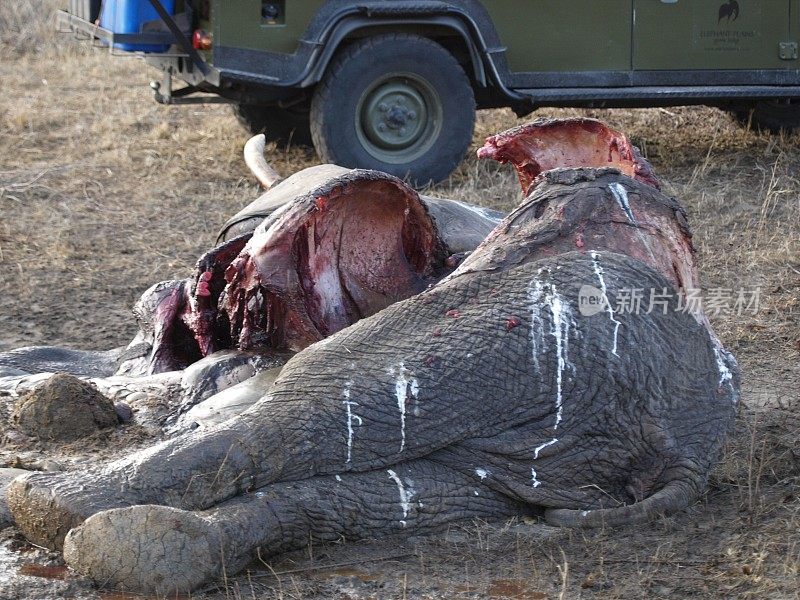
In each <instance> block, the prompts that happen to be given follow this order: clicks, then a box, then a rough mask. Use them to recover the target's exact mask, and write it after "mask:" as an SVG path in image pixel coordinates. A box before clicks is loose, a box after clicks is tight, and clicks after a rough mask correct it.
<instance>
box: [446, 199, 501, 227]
mask: <svg viewBox="0 0 800 600" xmlns="http://www.w3.org/2000/svg"><path fill="white" fill-rule="evenodd" d="M453 202H455V203H456V204H458V205H460V206H463V207H464V208H466V209H467V210H469V211H470V212H473V213H475V214H476V215H479V216H481V217H482V218H484V219H487V220H489V221H491V222H492V223H500V221H502V218H500V217H497V216H494V215H492V214H491V213H490V212H489V209H487V208H484V207H483V206H473V205H472V204H467V203H466V202H459V201H458V200H453Z"/></svg>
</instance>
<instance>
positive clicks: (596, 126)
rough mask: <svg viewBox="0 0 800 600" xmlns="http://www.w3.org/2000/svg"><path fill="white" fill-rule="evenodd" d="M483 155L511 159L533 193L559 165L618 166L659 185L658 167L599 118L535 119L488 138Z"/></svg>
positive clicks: (524, 185) (523, 183) (526, 189)
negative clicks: (542, 178)
mask: <svg viewBox="0 0 800 600" xmlns="http://www.w3.org/2000/svg"><path fill="white" fill-rule="evenodd" d="M478 158H492V159H494V160H496V161H498V162H500V163H503V164H507V163H511V164H512V165H513V166H514V168H515V169H516V171H517V176H518V177H519V182H520V185H521V186H522V192H523V193H524V194H525V195H528V194H529V193H530V190H531V186H532V185H533V184H534V183H535V182H536V180H537V178H538V177H539V175H540V174H541V173H543V172H545V171H549V170H551V169H560V168H581V167H585V168H602V167H613V168H615V169H618V170H619V171H620V172H621V173H623V174H624V175H627V176H628V177H631V178H633V179H636V180H638V181H641V182H642V183H645V184H647V185H649V186H652V187H654V188H656V189H661V185H660V183H659V181H658V179H657V178H656V176H655V173H654V172H653V167H652V166H651V165H650V163H649V162H647V160H645V159H644V157H642V155H641V153H640V152H639V149H638V148H636V146H634V145H632V144H631V143H630V141H629V140H628V138H627V137H626V136H625V135H624V134H623V133H621V132H619V131H617V130H615V129H612V128H611V127H609V126H608V125H606V124H605V123H602V122H601V121H598V120H596V119H586V118H574V119H536V120H535V121H533V122H532V123H528V124H527V125H521V126H519V127H514V128H513V129H509V130H508V131H504V132H503V133H498V134H497V135H493V136H491V137H488V138H486V142H485V143H484V145H483V147H482V148H480V149H479V150H478Z"/></svg>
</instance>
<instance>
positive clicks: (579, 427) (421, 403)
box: [9, 121, 739, 591]
mask: <svg viewBox="0 0 800 600" xmlns="http://www.w3.org/2000/svg"><path fill="white" fill-rule="evenodd" d="M576 126H578V127H582V125H581V123H579V122H575V121H567V122H564V123H562V124H550V125H548V127H547V128H543V129H542V130H541V131H540V138H541V143H543V144H548V143H551V144H552V146H555V148H553V147H551V148H550V150H551V151H552V152H553V154H554V155H556V156H557V155H558V153H559V152H558V151H559V148H558V145H559V143H561V142H560V140H563V139H564V136H565V135H566V136H568V135H569V132H570V130H572V129H573V128H574V127H576ZM554 133H557V134H558V135H553V134H554ZM604 139H607V138H605V137H604V136H595V137H594V138H590V139H589V141H592V140H595V141H597V143H598V144H602V143H603V140H604ZM562 151H563V153H564V154H565V155H566V154H567V153H568V151H569V147H568V146H567V147H564V148H562ZM593 155H594V154H593ZM633 160H638V161H641V158H637V157H634V158H633ZM610 164H611V166H614V163H613V162H611V163H610ZM552 166H554V167H558V166H559V163H558V162H557V161H556V164H554V165H552ZM593 166H596V165H593ZM534 180H535V181H533V186H532V187H531V189H530V195H529V196H528V197H527V198H526V199H525V201H524V202H523V204H522V205H521V206H520V207H519V208H518V209H517V210H516V211H514V213H512V214H511V215H509V217H508V218H506V219H505V220H504V221H503V222H502V223H501V224H500V226H499V227H498V228H497V229H496V230H495V231H494V232H493V233H492V234H491V235H490V236H489V237H488V238H487V240H486V241H485V242H484V243H482V244H481V245H480V246H479V247H478V249H477V250H476V251H475V252H474V253H473V255H471V256H470V257H469V259H468V260H467V261H465V262H464V263H463V264H462V265H461V266H460V267H459V268H458V269H457V270H456V271H455V272H454V273H453V274H452V275H450V276H449V277H447V278H445V279H444V280H442V281H441V282H439V283H438V284H437V285H435V286H433V287H432V288H430V289H428V290H426V291H424V292H422V293H420V294H419V295H416V296H413V297H411V298H408V299H406V300H403V301H400V302H397V303H395V304H393V305H391V306H389V307H388V308H386V309H384V310H382V311H380V312H378V313H377V314H375V315H373V316H371V317H368V318H365V319H362V320H360V321H358V322H357V323H355V324H354V325H351V326H350V327H347V328H345V329H344V330H342V331H339V332H338V333H336V334H333V335H331V336H330V337H328V338H326V339H325V340H322V341H320V342H318V343H315V344H312V345H311V346H309V347H307V348H306V349H304V350H303V351H301V352H299V353H298V354H297V355H295V356H294V357H293V358H292V359H291V360H290V361H289V362H288V363H287V364H286V365H285V367H284V368H283V370H282V372H281V374H280V376H279V377H278V378H277V379H276V380H275V382H274V384H273V385H272V386H271V387H270V388H269V389H268V390H266V393H265V395H264V397H263V398H261V399H260V400H259V401H258V402H257V403H256V404H255V405H254V406H252V407H251V408H250V409H248V410H247V411H245V412H244V413H242V414H241V415H239V416H237V417H235V418H233V419H231V420H229V421H227V422H225V423H223V424H221V425H219V426H217V427H214V428H211V429H209V430H207V431H203V432H194V433H190V434H187V435H183V436H181V437H179V438H176V439H173V440H169V441H166V442H164V443H162V444H159V445H157V446H154V447H152V448H150V449H148V450H146V451H143V452H140V453H137V454H136V455H133V456H130V457H126V458H124V459H121V460H118V461H116V462H114V463H111V464H108V465H106V466H104V467H102V468H98V469H94V470H91V471H88V472H83V473H80V474H74V473H67V474H55V475H54V474H32V475H28V476H26V477H24V478H21V479H17V480H15V481H14V482H13V483H12V485H11V489H10V492H9V506H10V508H11V510H12V512H13V515H14V517H15V518H16V521H17V523H18V525H19V527H20V528H21V529H22V531H23V532H24V533H25V535H26V536H27V537H28V538H29V539H31V540H33V541H35V542H36V543H39V544H44V545H47V546H50V547H60V546H61V545H62V542H63V541H64V538H65V536H66V541H65V542H64V553H65V558H66V560H67V562H68V563H69V564H70V565H71V566H73V567H74V568H75V569H77V570H78V571H79V572H82V573H85V574H87V575H89V576H91V577H92V578H94V579H95V580H97V581H103V582H111V583H115V584H118V585H123V586H126V587H128V588H136V589H143V590H160V591H172V590H186V589H190V588H192V587H195V586H197V585H199V584H201V583H203V582H204V581H207V580H209V579H210V578H213V577H217V576H219V574H220V573H221V572H222V570H223V568H225V569H227V572H228V573H231V572H233V571H235V570H236V569H238V568H241V567H242V566H243V565H244V564H245V563H246V562H247V560H248V557H249V556H250V552H251V551H252V550H253V549H254V548H256V547H261V549H262V556H263V555H264V554H271V553H276V552H280V551H283V550H287V549H290V548H297V547H301V546H303V545H305V544H306V543H307V540H308V539H309V537H310V536H311V537H315V538H318V539H329V540H330V539H338V538H340V537H341V536H345V537H347V538H348V539H350V538H354V537H365V536H376V535H384V534H386V533H392V532H408V533H410V532H424V531H432V530H436V529H440V528H442V527H445V526H447V524H448V523H451V522H452V521H454V520H458V519H464V518H471V517H482V518H486V517H487V516H494V517H498V516H504V515H510V514H519V513H520V512H528V513H534V514H539V515H541V516H543V517H544V518H545V519H546V520H547V521H549V522H551V523H554V524H563V525H587V526H592V525H604V524H607V525H620V524H629V523H637V522H641V521H644V520H647V519H650V518H653V517H654V516H656V515H659V514H663V513H669V512H673V511H675V510H680V509H682V508H684V507H686V506H688V505H690V504H691V503H692V502H693V501H694V500H695V499H696V498H697V497H698V495H699V494H700V493H701V492H702V491H703V489H704V487H705V484H706V479H707V476H708V472H709V470H710V468H711V466H712V464H713V463H714V461H715V460H716V457H717V456H718V454H719V452H720V449H721V447H722V444H723V442H724V439H725V436H726V433H727V431H728V429H729V427H730V425H731V423H732V420H733V416H734V410H735V402H736V400H737V398H738V386H739V376H738V370H737V367H736V363H735V361H734V360H733V357H732V356H731V355H730V354H728V353H726V352H725V351H724V350H723V349H722V348H721V346H720V345H719V344H718V342H717V340H716V337H715V336H714V335H713V333H712V332H711V331H710V329H709V328H708V326H707V323H706V322H705V321H704V320H703V319H697V318H695V317H693V316H692V315H690V314H687V313H686V312H685V311H681V310H678V301H677V297H678V294H679V293H680V292H681V291H685V287H684V286H685V285H686V284H687V281H688V280H687V279H686V277H690V275H687V274H692V273H693V272H694V263H693V250H692V247H691V241H690V237H689V232H688V228H687V226H686V223H685V219H684V215H683V211H682V209H681V208H680V206H679V205H678V204H677V203H676V202H675V201H674V200H673V199H671V198H668V197H666V196H665V195H663V194H661V193H660V192H659V191H658V190H657V189H656V188H655V187H653V186H651V185H648V184H646V183H643V182H641V181H637V180H636V179H634V178H631V177H628V176H626V175H624V174H623V173H622V172H621V171H620V170H619V169H613V168H612V169H609V168H599V169H597V168H591V169H584V168H577V169H556V170H551V171H546V172H543V173H540V174H537V176H536V177H535V178H534ZM623 194H624V198H625V202H622V203H621V202H620V201H619V197H620V196H621V195H623ZM631 215H633V216H634V217H635V219H631V218H630V217H631ZM655 224H658V226H659V227H658V228H656V227H655ZM651 252H652V256H651ZM684 263H685V264H684ZM676 265H678V267H679V268H678V269H676V268H675V267H676ZM587 285H589V286H593V287H594V288H596V290H598V293H600V294H601V297H602V299H603V300H604V301H605V302H604V305H603V309H602V310H601V311H599V312H596V313H594V314H591V315H584V314H582V313H581V307H580V304H579V298H580V294H581V290H582V289H583V287H584V286H587ZM633 288H635V289H656V290H665V291H668V292H670V295H669V300H668V302H667V303H666V305H665V306H666V310H664V311H663V312H662V311H627V310H619V309H617V308H615V307H616V306H618V305H617V303H616V300H618V299H620V298H621V297H622V296H623V294H624V293H625V291H626V290H629V289H633Z"/></svg>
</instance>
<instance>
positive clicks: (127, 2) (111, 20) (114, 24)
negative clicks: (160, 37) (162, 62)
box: [100, 0, 175, 52]
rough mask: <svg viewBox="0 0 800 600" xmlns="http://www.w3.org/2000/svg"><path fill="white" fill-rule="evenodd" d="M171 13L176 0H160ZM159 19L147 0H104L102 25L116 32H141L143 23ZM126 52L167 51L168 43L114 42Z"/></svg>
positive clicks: (101, 14) (101, 15) (115, 45)
mask: <svg viewBox="0 0 800 600" xmlns="http://www.w3.org/2000/svg"><path fill="white" fill-rule="evenodd" d="M159 1H160V3H161V6H163V7H164V9H165V10H166V11H167V12H168V13H169V14H172V13H173V12H174V11H175V0H159ZM157 19H158V13H157V12H156V11H155V9H154V8H153V7H152V6H151V4H150V3H149V2H148V1H147V0H103V8H102V10H101V11H100V27H102V28H103V29H108V30H110V31H113V32H114V33H141V32H142V25H143V24H144V23H147V22H148V21H155V20H157ZM114 47H115V48H118V49H120V50H125V51H126V52H166V51H167V50H168V49H169V46H168V45H166V44H114Z"/></svg>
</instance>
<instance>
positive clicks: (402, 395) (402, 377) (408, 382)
mask: <svg viewBox="0 0 800 600" xmlns="http://www.w3.org/2000/svg"><path fill="white" fill-rule="evenodd" d="M389 375H391V376H392V377H394V378H395V383H394V391H395V396H397V408H398V410H399V411H400V452H402V451H403V450H405V447H406V401H407V400H408V394H409V392H411V397H412V398H413V399H414V414H415V415H417V414H419V407H418V406H417V404H416V402H417V400H418V399H419V381H417V378H416V377H413V376H409V375H410V372H409V370H408V369H406V367H405V365H404V364H403V362H402V361H401V362H399V363H398V364H397V366H396V367H391V368H390V369H389Z"/></svg>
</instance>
